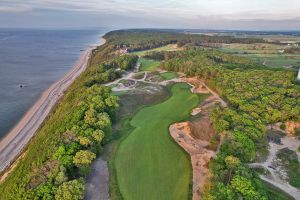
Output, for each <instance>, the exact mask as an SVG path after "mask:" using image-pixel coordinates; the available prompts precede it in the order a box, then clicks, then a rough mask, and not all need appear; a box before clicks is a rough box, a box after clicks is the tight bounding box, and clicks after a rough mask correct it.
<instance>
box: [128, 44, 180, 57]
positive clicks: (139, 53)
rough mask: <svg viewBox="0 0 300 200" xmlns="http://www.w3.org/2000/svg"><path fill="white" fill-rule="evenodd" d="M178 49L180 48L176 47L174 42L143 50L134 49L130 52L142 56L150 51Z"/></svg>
mask: <svg viewBox="0 0 300 200" xmlns="http://www.w3.org/2000/svg"><path fill="white" fill-rule="evenodd" d="M180 49H181V48H177V45H176V44H168V45H166V46H162V47H158V48H153V49H149V50H144V51H135V52H132V53H133V54H136V55H138V56H144V55H146V53H148V52H152V51H177V50H180Z"/></svg>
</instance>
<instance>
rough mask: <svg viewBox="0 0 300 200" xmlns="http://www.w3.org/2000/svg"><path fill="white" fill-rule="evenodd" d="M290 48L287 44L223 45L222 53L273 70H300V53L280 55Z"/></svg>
mask: <svg viewBox="0 0 300 200" xmlns="http://www.w3.org/2000/svg"><path fill="white" fill-rule="evenodd" d="M287 48H290V47H289V46H288V45H286V44H282V45H278V44H264V43H262V44H223V45H222V47H221V48H220V50H221V51H223V52H226V53H231V54H236V55H242V56H245V57H248V58H250V59H252V60H253V61H255V62H257V63H260V64H263V65H265V66H267V67H272V68H282V67H284V68H290V69H293V70H298V68H299V66H300V53H294V54H287V53H279V51H282V50H284V49H287Z"/></svg>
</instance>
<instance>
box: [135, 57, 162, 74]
mask: <svg viewBox="0 0 300 200" xmlns="http://www.w3.org/2000/svg"><path fill="white" fill-rule="evenodd" d="M139 62H140V63H141V67H140V71H155V70H156V69H157V68H158V67H159V66H160V62H159V61H155V60H150V59H145V58H140V59H139Z"/></svg>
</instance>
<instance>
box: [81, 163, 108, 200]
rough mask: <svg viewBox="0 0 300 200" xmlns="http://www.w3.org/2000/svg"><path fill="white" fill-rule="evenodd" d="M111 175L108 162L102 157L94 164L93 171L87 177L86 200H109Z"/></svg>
mask: <svg viewBox="0 0 300 200" xmlns="http://www.w3.org/2000/svg"><path fill="white" fill-rule="evenodd" d="M108 181H109V173H108V167H107V161H105V160H103V159H102V158H101V157H99V158H98V159H96V161H94V162H93V164H92V171H91V173H90V175H89V176H88V177H87V185H86V194H85V198H84V199H85V200H108V199H109V193H108V191H109V189H108Z"/></svg>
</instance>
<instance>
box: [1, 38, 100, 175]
mask: <svg viewBox="0 0 300 200" xmlns="http://www.w3.org/2000/svg"><path fill="white" fill-rule="evenodd" d="M104 43H105V39H104V38H101V41H100V44H99V45H103V44H104ZM99 45H98V46H99ZM94 48H96V46H91V47H88V48H87V49H86V50H85V51H84V52H83V53H82V54H81V56H80V58H79V60H78V61H77V62H76V63H75V65H74V67H73V68H72V69H71V70H70V71H69V72H68V73H67V74H66V75H64V76H63V77H62V78H61V79H60V80H58V81H56V82H55V83H54V84H52V85H51V86H50V87H49V88H48V89H47V90H46V91H45V92H43V94H42V95H41V97H40V98H39V99H38V100H37V102H36V103H35V104H34V105H33V106H32V107H31V108H30V109H29V110H28V111H27V113H26V114H25V115H24V116H23V117H22V119H21V120H20V121H19V122H18V123H17V125H16V126H15V127H14V128H13V129H12V130H11V131H10V132H9V133H8V134H6V136H5V137H4V138H3V139H2V140H1V141H0V173H1V172H3V171H4V170H5V169H7V168H8V167H9V166H10V165H11V164H12V163H13V162H14V161H15V160H16V159H17V158H18V156H20V154H21V153H22V152H23V150H24V148H25V147H26V145H27V144H28V142H29V141H30V140H31V139H32V137H33V136H34V135H35V133H36V131H37V130H38V128H39V127H40V125H41V124H42V122H43V121H44V120H45V118H46V117H47V116H48V114H49V113H50V112H51V110H52V108H53V107H54V106H55V105H56V103H57V102H58V100H59V99H60V98H61V97H62V96H63V94H64V92H65V91H66V90H67V89H68V87H69V86H70V85H71V84H72V83H73V81H74V80H75V79H76V78H77V77H78V76H79V75H80V74H81V73H82V72H83V71H84V70H85V69H86V67H87V65H88V61H89V58H90V56H91V53H92V50H93V49H94Z"/></svg>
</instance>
